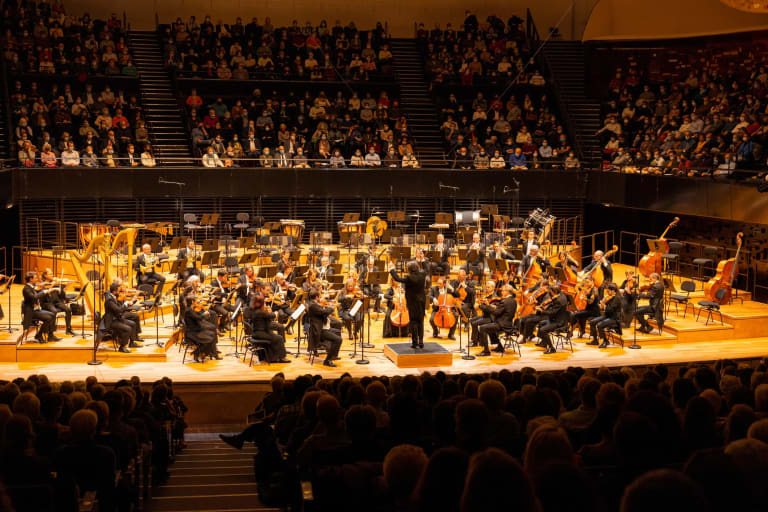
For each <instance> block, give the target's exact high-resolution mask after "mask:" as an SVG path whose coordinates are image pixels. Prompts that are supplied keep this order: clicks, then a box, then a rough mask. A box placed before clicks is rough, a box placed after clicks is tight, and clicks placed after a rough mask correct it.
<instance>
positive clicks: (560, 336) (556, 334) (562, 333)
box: [549, 311, 573, 353]
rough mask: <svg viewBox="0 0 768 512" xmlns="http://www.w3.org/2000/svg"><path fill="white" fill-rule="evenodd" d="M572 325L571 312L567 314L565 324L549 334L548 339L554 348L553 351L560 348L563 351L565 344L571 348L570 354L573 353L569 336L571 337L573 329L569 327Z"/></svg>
mask: <svg viewBox="0 0 768 512" xmlns="http://www.w3.org/2000/svg"><path fill="white" fill-rule="evenodd" d="M572 325H573V312H572V311H569V312H568V321H567V322H566V324H565V325H564V326H563V327H561V328H559V329H556V330H554V331H552V332H550V333H549V336H550V338H551V339H552V346H553V347H555V351H557V348H558V347H560V348H562V349H563V350H565V344H566V343H567V344H568V345H569V346H570V347H571V353H573V342H572V341H571V336H572V335H573V328H572V327H571V326H572Z"/></svg>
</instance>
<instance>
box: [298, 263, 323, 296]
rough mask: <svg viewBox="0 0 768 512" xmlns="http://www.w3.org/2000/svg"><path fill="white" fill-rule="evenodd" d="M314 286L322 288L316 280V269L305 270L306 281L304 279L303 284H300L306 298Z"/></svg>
mask: <svg viewBox="0 0 768 512" xmlns="http://www.w3.org/2000/svg"><path fill="white" fill-rule="evenodd" d="M315 286H322V285H321V283H320V281H318V279H317V269H316V268H310V269H309V270H307V277H306V279H304V282H303V283H301V289H302V290H304V295H305V296H308V295H309V291H310V290H311V289H312V288H313V287H315Z"/></svg>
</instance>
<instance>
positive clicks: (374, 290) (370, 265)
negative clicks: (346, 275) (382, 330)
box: [358, 256, 381, 313]
mask: <svg viewBox="0 0 768 512" xmlns="http://www.w3.org/2000/svg"><path fill="white" fill-rule="evenodd" d="M375 263H376V261H375V260H374V259H373V257H372V256H369V257H368V258H366V260H365V267H363V268H362V269H361V271H360V278H359V279H358V283H360V287H361V288H362V289H363V293H364V294H365V295H366V296H368V297H371V300H372V302H373V310H374V311H375V312H376V313H380V312H381V286H380V285H379V284H371V283H368V275H369V274H370V273H371V272H379V267H377V266H376V264H375Z"/></svg>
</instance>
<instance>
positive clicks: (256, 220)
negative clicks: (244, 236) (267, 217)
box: [245, 215, 264, 236]
mask: <svg viewBox="0 0 768 512" xmlns="http://www.w3.org/2000/svg"><path fill="white" fill-rule="evenodd" d="M263 225H264V217H262V216H261V215H254V216H253V218H252V219H251V227H249V228H245V230H246V231H247V232H248V233H253V234H254V236H255V235H256V233H258V232H259V230H260V229H261V226H263Z"/></svg>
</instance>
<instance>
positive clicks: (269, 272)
mask: <svg viewBox="0 0 768 512" xmlns="http://www.w3.org/2000/svg"><path fill="white" fill-rule="evenodd" d="M275 275H277V266H276V265H264V266H262V267H259V272H258V274H256V277H258V278H260V279H262V280H264V279H266V280H269V281H271V280H272V279H274V278H275Z"/></svg>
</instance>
